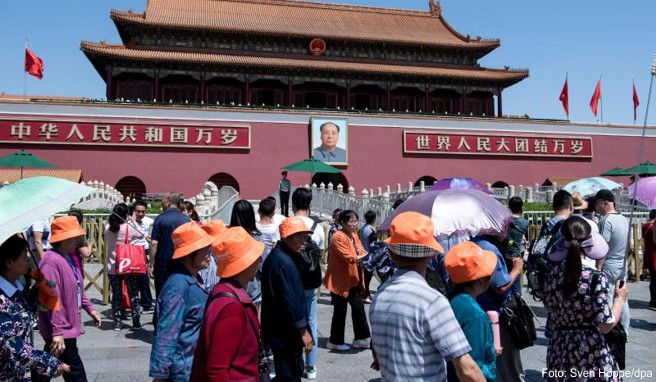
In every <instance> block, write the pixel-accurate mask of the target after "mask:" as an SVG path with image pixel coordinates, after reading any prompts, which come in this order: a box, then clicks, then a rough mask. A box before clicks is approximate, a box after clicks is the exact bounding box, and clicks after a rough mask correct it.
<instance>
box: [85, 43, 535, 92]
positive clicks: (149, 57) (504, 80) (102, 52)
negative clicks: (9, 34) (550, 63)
mask: <svg viewBox="0 0 656 382" xmlns="http://www.w3.org/2000/svg"><path fill="white" fill-rule="evenodd" d="M81 49H82V51H83V52H84V53H85V54H86V55H87V56H88V57H89V58H90V60H91V61H92V62H93V63H94V65H96V70H98V72H99V73H100V75H101V76H103V78H104V71H105V67H104V65H102V64H101V63H100V62H99V60H98V58H105V59H107V60H110V61H137V62H151V63H155V62H156V63H158V64H162V63H167V62H169V63H189V64H203V65H210V66H212V65H214V66H221V67H230V68H234V70H235V71H238V72H239V71H243V70H244V68H245V67H250V68H275V69H280V70H282V71H287V72H292V71H298V70H301V71H303V72H317V73H319V74H326V73H328V72H330V73H344V74H354V73H370V74H380V75H388V76H410V77H419V78H423V79H428V78H434V79H442V80H444V79H458V80H463V79H468V80H475V81H476V80H477V81H485V82H491V83H495V84H497V85H499V86H504V87H505V86H510V85H512V84H515V83H517V82H519V81H521V80H523V79H524V78H526V77H528V70H511V69H489V68H481V67H464V68H463V67H435V66H424V65H421V64H417V63H412V64H409V65H401V64H390V63H389V62H384V61H383V62H353V61H338V60H337V59H330V58H327V57H322V58H321V59H315V58H312V57H311V56H291V57H293V58H291V57H290V56H281V55H278V56H276V55H270V54H262V55H244V54H225V53H220V54H219V53H217V54H209V53H200V52H178V51H159V50H143V49H139V50H137V49H130V48H126V47H125V46H123V45H109V44H97V43H92V42H86V41H84V42H82V45H81Z"/></svg>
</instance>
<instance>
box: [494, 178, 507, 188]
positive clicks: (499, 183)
mask: <svg viewBox="0 0 656 382" xmlns="http://www.w3.org/2000/svg"><path fill="white" fill-rule="evenodd" d="M508 186H510V185H509V184H508V183H506V182H504V181H502V180H499V181H496V182H494V183H492V188H504V187H508Z"/></svg>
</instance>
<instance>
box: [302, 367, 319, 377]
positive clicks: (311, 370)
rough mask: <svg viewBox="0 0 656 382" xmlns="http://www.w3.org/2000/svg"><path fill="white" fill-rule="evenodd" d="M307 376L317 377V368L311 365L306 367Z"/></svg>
mask: <svg viewBox="0 0 656 382" xmlns="http://www.w3.org/2000/svg"><path fill="white" fill-rule="evenodd" d="M305 378H306V379H317V368H316V367H314V366H310V367H308V368H306V369H305Z"/></svg>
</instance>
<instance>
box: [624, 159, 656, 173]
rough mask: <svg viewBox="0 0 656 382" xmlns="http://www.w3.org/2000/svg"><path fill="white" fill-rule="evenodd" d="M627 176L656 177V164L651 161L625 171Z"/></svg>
mask: <svg viewBox="0 0 656 382" xmlns="http://www.w3.org/2000/svg"><path fill="white" fill-rule="evenodd" d="M624 172H625V173H626V174H625V175H635V174H638V175H656V164H654V163H651V162H649V161H647V162H644V163H640V164H639V165H637V166H633V167H631V168H627V169H624Z"/></svg>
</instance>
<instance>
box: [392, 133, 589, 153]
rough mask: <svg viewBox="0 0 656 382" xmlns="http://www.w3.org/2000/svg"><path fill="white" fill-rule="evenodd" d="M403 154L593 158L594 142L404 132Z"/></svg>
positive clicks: (567, 138)
mask: <svg viewBox="0 0 656 382" xmlns="http://www.w3.org/2000/svg"><path fill="white" fill-rule="evenodd" d="M403 152H404V153H412V154H437V155H441V154H443V155H484V156H488V155H499V156H531V157H545V158H546V157H557V158H592V154H593V151H592V138H590V137H574V136H524V135H513V134H483V133H482V134H471V133H452V132H438V131H403Z"/></svg>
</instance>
